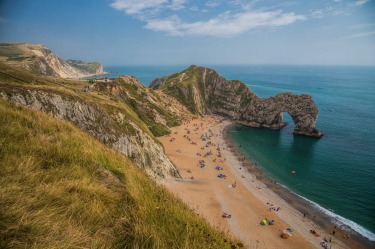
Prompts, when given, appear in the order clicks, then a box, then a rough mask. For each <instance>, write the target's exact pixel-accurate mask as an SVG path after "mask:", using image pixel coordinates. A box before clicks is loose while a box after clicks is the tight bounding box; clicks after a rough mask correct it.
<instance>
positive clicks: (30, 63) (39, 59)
mask: <svg viewBox="0 0 375 249" xmlns="http://www.w3.org/2000/svg"><path fill="white" fill-rule="evenodd" d="M0 62H3V63H5V64H8V65H11V66H14V67H18V68H23V69H26V70H28V71H30V72H32V73H35V74H38V75H43V76H53V77H59V78H78V77H84V76H87V75H92V74H103V73H104V71H103V67H102V65H101V64H100V63H98V62H83V61H75V60H70V62H67V61H65V60H63V59H61V58H60V57H58V56H57V55H56V54H54V53H53V52H52V51H51V50H50V49H49V48H47V47H46V46H44V45H42V44H28V43H15V42H11V43H0Z"/></svg>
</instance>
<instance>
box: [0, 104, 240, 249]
mask: <svg viewBox="0 0 375 249" xmlns="http://www.w3.org/2000/svg"><path fill="white" fill-rule="evenodd" d="M237 243H238V242H237V241H233V240H231V239H230V238H228V236H226V235H224V234H222V233H220V232H218V231H217V230H215V229H213V228H212V227H210V226H209V225H208V224H207V223H206V222H205V221H204V220H202V219H201V218H199V216H197V215H196V214H194V213H193V212H192V211H191V210H189V209H188V208H187V207H186V205H185V204H183V203H182V202H181V201H179V200H177V199H176V198H174V197H173V196H172V194H170V193H169V192H168V191H166V190H165V189H164V188H162V187H160V186H159V185H157V184H156V183H155V182H153V181H152V180H150V179H149V178H148V177H147V176H146V174H145V173H144V172H143V171H142V170H140V169H139V168H137V167H135V166H134V165H133V164H132V163H131V162H130V161H129V160H128V159H127V158H125V157H124V156H122V155H120V154H118V153H116V152H115V151H114V150H111V149H109V148H107V147H105V146H104V145H102V144H101V143H99V142H98V141H96V140H94V139H93V138H92V137H90V136H89V135H87V134H86V133H84V132H82V131H81V130H79V129H77V128H75V127H74V126H73V125H71V124H69V123H66V122H64V121H61V120H58V119H55V118H52V117H51V116H49V115H46V114H43V113H39V112H35V111H32V110H29V109H26V108H23V107H15V106H13V105H11V104H9V103H8V102H5V101H3V100H0V248H236V247H238V244H237ZM240 245H241V244H240Z"/></svg>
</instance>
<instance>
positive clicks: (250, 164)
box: [223, 122, 375, 248]
mask: <svg viewBox="0 0 375 249" xmlns="http://www.w3.org/2000/svg"><path fill="white" fill-rule="evenodd" d="M236 125H241V124H236V123H234V122H232V123H231V124H230V125H228V126H226V127H225V128H224V129H223V139H224V141H225V143H226V144H227V147H228V148H230V150H231V152H232V153H233V154H234V155H235V156H236V157H237V158H245V160H243V161H242V164H241V165H242V166H243V167H244V168H246V170H247V171H248V172H249V173H250V174H251V175H253V176H254V177H255V178H256V179H257V180H258V181H260V182H262V183H263V184H265V186H266V187H267V188H268V189H269V190H270V191H272V192H273V193H275V194H276V195H277V196H279V197H280V198H281V199H283V200H284V201H285V202H287V203H288V204H289V205H290V206H292V207H293V208H294V209H295V210H296V211H298V212H299V213H300V214H301V217H302V216H303V215H304V214H305V215H306V218H304V219H306V220H309V221H310V222H312V223H313V224H315V225H316V226H317V228H320V229H322V230H323V231H324V232H325V233H327V234H329V235H330V236H332V237H334V238H335V239H336V240H339V241H340V242H341V243H343V244H345V245H346V246H348V247H349V248H374V246H375V242H372V241H370V240H369V239H367V238H366V237H364V236H363V235H361V234H360V233H358V232H357V231H355V230H353V229H352V228H350V227H349V226H348V225H345V224H342V225H339V224H338V223H335V221H334V217H332V216H330V215H328V214H326V213H324V212H323V211H322V210H319V208H318V207H317V206H316V205H317V204H315V203H313V202H311V201H309V200H308V199H306V198H303V197H302V196H299V195H298V194H296V193H294V192H292V191H291V190H289V189H288V188H287V187H286V186H283V185H280V184H279V183H276V181H275V179H273V178H271V177H270V176H269V175H267V174H266V173H265V172H263V171H262V169H260V168H259V167H258V166H257V163H256V162H255V163H254V161H253V160H252V159H251V156H250V155H248V154H247V153H246V152H244V151H243V150H242V148H240V147H239V146H238V145H237V144H236V143H235V142H234V141H233V140H232V139H231V138H230V135H229V132H230V130H231V129H232V128H233V127H234V126H236ZM249 157H250V158H249ZM333 231H335V235H332V232H333ZM347 235H349V236H350V239H348V238H344V236H347Z"/></svg>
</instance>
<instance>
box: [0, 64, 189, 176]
mask: <svg viewBox="0 0 375 249" xmlns="http://www.w3.org/2000/svg"><path fill="white" fill-rule="evenodd" d="M15 79H16V80H17V81H15ZM95 84H96V85H90V86H88V85H87V83H86V82H85V81H73V80H70V81H68V80H60V79H57V80H51V79H49V78H43V77H38V76H35V75H32V74H30V73H28V72H23V73H21V72H20V70H18V69H13V68H11V67H8V66H5V65H3V64H1V63H0V98H2V99H5V100H7V101H9V102H11V103H13V104H16V105H22V106H26V107H28V108H31V109H34V110H37V111H41V112H44V113H48V114H50V115H52V116H54V117H57V118H60V119H63V120H65V121H68V122H70V123H73V124H74V125H76V126H77V127H79V128H80V129H82V130H83V131H85V132H87V133H88V134H90V135H91V136H93V137H94V138H96V139H97V140H99V141H100V142H102V143H103V144H105V145H108V146H109V147H111V148H113V149H115V150H117V151H119V152H120V153H122V154H123V155H125V156H127V157H128V158H129V159H130V160H131V161H133V162H134V164H135V165H137V166H138V167H140V168H142V169H144V170H145V171H146V172H147V173H148V174H149V175H150V176H152V177H154V178H157V179H158V178H163V177H167V176H175V177H179V173H178V171H177V169H176V168H175V166H174V165H173V164H172V162H171V161H170V160H169V159H168V157H167V156H166V155H165V153H164V150H163V147H162V145H161V144H160V142H158V141H157V139H156V138H155V136H154V134H153V130H152V127H159V126H158V125H160V124H163V123H165V125H163V126H160V127H162V128H164V129H165V132H168V127H169V126H168V124H169V125H173V124H174V122H177V121H176V120H177V119H176V118H177V114H176V113H174V112H173V111H169V109H170V110H174V111H177V112H178V111H179V110H178V108H179V107H178V106H177V105H176V106H177V107H175V105H171V106H169V104H168V103H166V102H165V101H164V102H163V101H162V99H161V97H160V96H159V95H158V94H157V93H154V94H152V93H151V92H153V91H152V90H151V89H147V88H146V87H144V86H143V85H142V84H140V83H139V82H138V81H137V80H136V79H134V78H132V77H122V78H120V79H118V80H114V81H109V82H105V80H103V81H102V82H100V81H99V82H97V83H95ZM131 84H137V85H138V84H139V85H138V88H139V89H138V91H139V92H140V93H143V95H142V96H143V97H144V99H145V100H143V101H142V100H140V101H139V102H138V104H139V105H140V106H142V107H143V108H144V109H147V111H148V114H149V115H150V116H146V117H144V115H145V114H144V113H142V112H140V111H139V110H138V109H137V108H134V107H132V104H131V103H132V99H135V98H136V97H137V95H136V93H135V92H133V91H131V89H133V87H132V85H131ZM145 89H146V90H145ZM148 92H150V95H148V94H147V93H148ZM154 98H155V99H158V98H159V99H161V101H159V100H158V103H156V104H154V105H152V104H151V103H152V101H156V100H154ZM133 101H134V100H133ZM164 106H167V107H168V108H169V109H166V108H164ZM180 111H184V110H182V109H181V110H180ZM185 111H186V110H185ZM186 112H187V111H186ZM172 118H173V119H176V120H174V121H171V120H169V119H172ZM143 120H147V122H145V121H143ZM178 120H180V119H178ZM169 122H171V123H169Z"/></svg>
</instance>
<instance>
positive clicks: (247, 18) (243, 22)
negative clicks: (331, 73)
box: [145, 11, 305, 37]
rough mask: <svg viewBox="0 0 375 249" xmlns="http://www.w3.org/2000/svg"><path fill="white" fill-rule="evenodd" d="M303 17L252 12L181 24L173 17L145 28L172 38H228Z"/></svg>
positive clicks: (302, 17)
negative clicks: (164, 33)
mask: <svg viewBox="0 0 375 249" xmlns="http://www.w3.org/2000/svg"><path fill="white" fill-rule="evenodd" d="M304 19H305V17H304V16H301V15H296V14H294V13H282V12H281V11H274V12H253V11H247V12H243V13H237V14H232V13H230V12H225V13H223V14H221V15H219V16H217V17H215V18H212V19H209V20H208V21H199V22H192V23H188V22H183V21H182V20H181V19H180V18H179V17H178V16H176V15H174V16H172V17H170V18H167V19H153V20H149V21H148V22H147V24H146V26H145V27H146V28H147V29H150V30H154V31H162V32H166V33H167V34H169V35H172V36H215V37H230V36H233V35H237V34H240V33H243V32H246V31H248V30H251V29H256V28H261V27H277V26H284V25H288V24H291V23H294V22H296V21H298V20H304Z"/></svg>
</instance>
